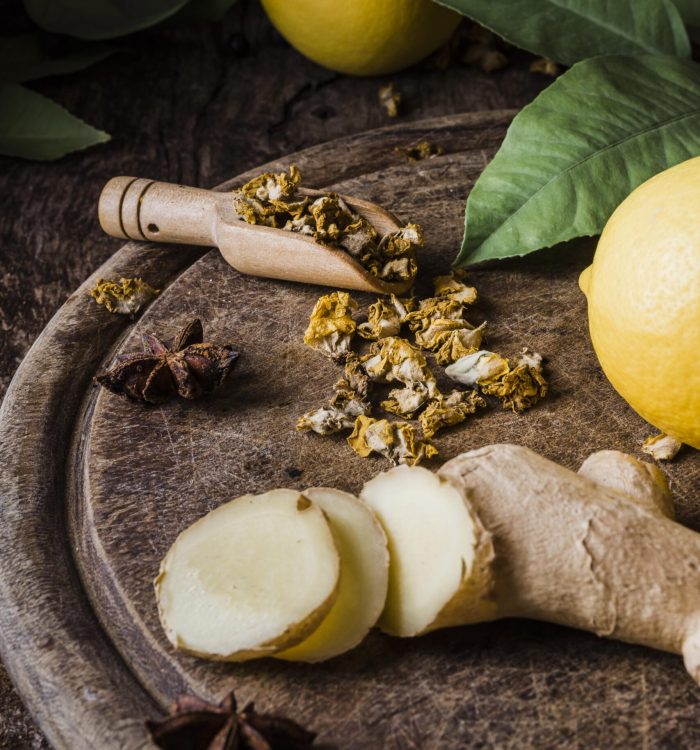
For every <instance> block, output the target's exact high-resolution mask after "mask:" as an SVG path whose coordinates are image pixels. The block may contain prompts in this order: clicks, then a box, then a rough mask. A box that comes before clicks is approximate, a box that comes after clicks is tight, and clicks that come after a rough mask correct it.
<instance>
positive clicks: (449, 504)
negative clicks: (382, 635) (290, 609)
mask: <svg viewBox="0 0 700 750" xmlns="http://www.w3.org/2000/svg"><path fill="white" fill-rule="evenodd" d="M361 498H362V499H363V500H364V501H365V502H366V503H367V504H368V505H369V506H370V508H372V510H373V511H374V512H375V513H376V514H377V517H378V518H379V521H380V523H381V524H382V526H383V527H384V530H385V532H386V535H387V538H388V540H389V554H390V556H391V567H390V570H389V591H388V594H387V599H386V606H385V608H384V611H383V613H382V616H381V617H380V619H379V626H380V627H381V628H382V630H384V631H385V632H387V633H390V634H392V635H399V636H412V635H419V634H420V633H426V632H428V631H429V630H435V629H436V628H440V627H446V626H448V625H453V624H457V623H467V622H478V621H481V620H487V619H490V616H491V608H492V604H491V602H490V599H489V592H490V588H491V573H490V572H489V568H488V563H489V562H490V560H491V558H492V557H493V548H492V546H491V538H490V535H489V534H488V533H487V532H486V531H485V530H484V528H483V527H482V525H481V523H480V522H479V520H478V519H477V517H476V516H475V515H474V514H473V513H472V512H471V510H470V509H469V507H468V506H467V504H466V502H465V499H464V496H463V495H462V493H461V492H460V491H459V490H458V489H456V488H455V487H453V486H452V485H450V484H448V483H447V482H444V481H443V480H441V479H440V478H439V477H438V476H437V475H435V474H433V473H432V472H430V471H428V470H427V469H424V468H421V467H409V466H397V467H396V468H394V469H390V470H389V471H385V472H384V473H382V474H380V475H379V476H377V477H375V478H374V479H371V480H370V481H369V482H367V483H366V484H365V486H364V488H363V490H362V494H361Z"/></svg>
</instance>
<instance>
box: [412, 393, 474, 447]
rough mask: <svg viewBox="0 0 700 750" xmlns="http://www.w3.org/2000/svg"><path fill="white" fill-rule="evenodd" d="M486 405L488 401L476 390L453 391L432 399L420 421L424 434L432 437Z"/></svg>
mask: <svg viewBox="0 0 700 750" xmlns="http://www.w3.org/2000/svg"><path fill="white" fill-rule="evenodd" d="M485 406H486V401H484V399H483V398H481V396H479V394H478V393H477V392H476V391H452V393H450V394H449V395H448V396H443V395H440V396H438V397H437V398H436V399H434V400H433V401H431V402H430V403H429V404H428V406H427V408H426V409H425V411H424V412H423V413H422V414H421V415H420V417H419V418H418V421H419V422H420V426H421V430H422V431H423V435H424V436H425V437H426V438H432V437H433V436H434V435H435V433H436V432H437V431H438V430H441V429H442V428H443V427H451V426H452V425H456V424H459V423H460V422H464V420H465V419H466V418H467V417H468V416H469V415H470V414H474V413H475V412H476V410H477V409H480V408H483V407H485Z"/></svg>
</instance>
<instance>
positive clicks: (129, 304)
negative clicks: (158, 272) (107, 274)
mask: <svg viewBox="0 0 700 750" xmlns="http://www.w3.org/2000/svg"><path fill="white" fill-rule="evenodd" d="M158 294H160V289H154V288H153V287H152V286H151V285H150V284H148V283H146V282H145V281H144V280H143V279H141V278H139V277H136V278H132V279H125V278H121V279H119V281H110V280H109V279H97V283H96V284H95V288H94V289H93V290H92V291H91V292H90V296H91V297H94V299H95V302H97V304H98V305H103V306H104V307H106V308H107V310H109V312H111V313H121V314H122V315H136V313H137V312H138V311H139V310H140V309H141V308H142V307H143V306H144V305H145V304H147V303H148V302H150V301H151V300H152V299H154V298H155V297H157V296H158Z"/></svg>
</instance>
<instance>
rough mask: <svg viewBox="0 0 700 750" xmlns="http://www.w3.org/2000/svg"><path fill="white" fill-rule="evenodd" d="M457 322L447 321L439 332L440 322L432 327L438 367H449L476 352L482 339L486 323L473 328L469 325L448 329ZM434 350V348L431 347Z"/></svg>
mask: <svg viewBox="0 0 700 750" xmlns="http://www.w3.org/2000/svg"><path fill="white" fill-rule="evenodd" d="M455 322H457V321H447V324H446V327H445V328H443V330H440V322H436V323H435V324H434V326H433V331H434V333H435V343H436V345H437V348H436V349H435V361H436V362H437V363H438V364H439V365H443V366H445V365H449V364H450V363H451V362H456V361H457V360H458V359H461V358H462V357H465V356H466V355H467V354H471V353H472V352H475V351H478V349H479V347H480V346H481V342H482V340H483V337H484V330H485V329H486V323H482V324H481V325H480V326H479V327H478V328H473V327H472V326H471V325H470V324H469V323H466V321H464V323H466V325H465V326H464V327H461V328H453V329H450V326H453V325H454V323H455ZM433 348H435V347H433Z"/></svg>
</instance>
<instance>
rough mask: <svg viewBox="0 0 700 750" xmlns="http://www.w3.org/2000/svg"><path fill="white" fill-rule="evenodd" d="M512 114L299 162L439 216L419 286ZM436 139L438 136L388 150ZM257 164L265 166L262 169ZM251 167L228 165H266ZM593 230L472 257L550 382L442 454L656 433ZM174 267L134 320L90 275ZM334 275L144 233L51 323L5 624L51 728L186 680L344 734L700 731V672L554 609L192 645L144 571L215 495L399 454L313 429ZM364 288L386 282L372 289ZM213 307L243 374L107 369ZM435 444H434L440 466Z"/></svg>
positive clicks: (32, 382)
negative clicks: (418, 156)
mask: <svg viewBox="0 0 700 750" xmlns="http://www.w3.org/2000/svg"><path fill="white" fill-rule="evenodd" d="M511 117H512V113H511V112H485V113H474V114H464V115H456V116H452V117H447V118H441V119H439V120H432V121H424V122H421V123H414V124H409V125H399V126H396V127H392V128H386V129H382V130H377V131H372V132H369V133H365V134H361V135H358V136H354V137H351V138H348V139H343V140H339V141H335V142H332V143H328V144H325V145H323V146H319V147H315V148H312V149H309V150H307V151H303V152H300V153H298V154H295V155H294V156H290V157H287V158H284V159H280V160H279V161H277V162H275V163H274V164H271V165H266V168H271V169H283V168H286V167H288V165H289V164H290V163H291V162H295V163H296V164H297V165H298V166H299V167H300V168H301V170H302V172H303V174H304V180H305V184H307V185H309V186H314V187H319V188H333V189H334V190H338V191H340V192H343V193H347V194H349V195H356V196H360V197H363V198H367V199H369V200H372V201H376V202H378V203H380V204H382V205H385V206H386V207H388V208H390V209H391V210H393V211H394V212H395V213H396V214H397V215H398V216H399V218H401V219H403V220H412V221H417V222H419V223H420V224H422V225H423V227H424V229H425V233H426V238H427V244H426V249H425V251H424V253H423V257H422V265H421V282H420V284H419V288H418V292H419V293H420V294H422V295H424V296H427V295H428V294H429V292H430V283H429V281H430V277H431V276H432V275H433V274H434V273H436V272H439V271H445V270H446V269H447V268H448V266H449V263H450V261H451V259H452V258H453V257H454V255H455V253H456V251H457V248H458V246H459V242H460V237H461V231H462V230H461V227H462V215H463V206H464V200H465V198H466V196H467V193H468V191H469V189H470V187H471V185H472V184H473V182H474V180H475V179H476V178H477V176H478V175H479V173H480V172H481V170H482V169H483V167H484V166H485V165H486V164H487V162H488V161H489V159H490V158H491V157H492V155H493V154H494V152H495V150H496V149H497V147H498V145H499V143H500V141H501V139H502V137H503V135H504V133H505V129H506V127H507V124H508V122H509V120H510V118H511ZM423 138H427V139H429V140H430V141H431V142H433V143H435V144H436V145H439V146H442V147H443V148H444V149H445V153H444V155H442V156H440V157H437V158H434V159H429V160H425V161H421V162H417V163H408V162H407V161H406V160H405V158H404V157H402V156H401V155H400V154H398V153H396V152H395V151H394V148H395V147H396V146H406V145H410V144H412V143H415V142H416V141H418V140H420V139H423ZM256 171H257V170H256ZM251 174H252V173H248V174H246V175H241V176H239V177H237V178H235V179H234V180H232V181H230V182H229V183H226V185H224V186H222V189H226V188H230V187H232V186H233V185H235V184H240V183H241V182H242V181H244V180H245V179H248V178H249V177H250V176H251ZM592 251H593V246H592V243H591V242H582V243H578V244H572V245H570V246H568V247H566V248H559V249H557V250H556V251H546V252H543V253H539V254H536V255H534V256H530V257H528V258H525V259H520V260H515V261H510V262H506V263H501V264H498V265H494V266H493V267H491V268H482V269H479V270H477V271H474V272H473V274H472V277H471V278H472V282H473V283H474V284H475V285H476V286H477V288H478V290H479V293H480V301H479V303H478V304H477V305H476V307H475V308H474V309H473V311H472V313H471V319H472V321H473V322H475V323H478V322H481V321H482V320H488V322H489V329H488V330H489V338H488V342H489V346H490V347H491V348H494V349H495V350H497V351H500V352H502V353H504V354H507V355H515V354H517V353H518V352H519V351H520V349H521V348H522V347H524V346H528V347H530V348H531V349H534V350H536V351H539V352H541V353H542V354H543V355H545V357H546V358H547V370H548V374H549V378H550V381H551V395H550V396H549V397H548V398H547V399H546V400H545V401H544V402H543V403H542V404H541V405H539V406H538V407H536V408H535V409H533V410H531V411H530V412H527V413H525V414H524V415H520V416H518V415H514V414H512V413H510V412H507V411H504V410H501V409H500V408H491V409H489V410H488V411H486V412H484V413H483V414H482V415H481V416H479V417H477V418H474V419H472V420H470V421H469V422H467V423H466V424H465V425H463V426H462V427H459V428H457V429H454V430H453V431H451V432H449V433H447V432H445V433H444V434H441V435H439V436H438V438H437V439H436V443H437V445H438V447H439V449H440V461H443V460H446V459H448V458H451V457H452V456H454V455H456V454H458V453H460V452H461V451H464V450H468V449H471V448H475V447H478V446H481V445H483V444H486V443H494V442H506V441H508V442H515V443H522V444H524V445H527V446H529V447H531V448H534V449H535V450H537V451H540V452H542V453H543V454H544V455H546V456H548V457H550V458H552V459H555V460H557V461H560V462H561V463H563V464H564V465H566V466H569V467H571V468H576V467H577V466H578V465H579V464H580V463H581V462H582V461H583V459H584V458H585V457H586V456H587V455H588V453H590V452H592V451H594V450H598V449H601V448H616V449H620V450H625V451H630V452H633V453H635V452H638V447H639V443H640V441H641V440H642V439H643V438H644V437H645V436H646V435H648V434H649V433H650V429H649V427H648V426H647V425H646V424H645V423H644V422H643V421H642V420H641V419H640V418H639V417H637V416H636V415H635V414H634V413H633V412H632V411H631V410H630V409H629V408H628V407H627V406H626V405H625V403H624V402H623V401H622V400H621V399H620V398H619V397H618V396H617V395H616V394H615V392H614V391H613V390H612V388H611V387H610V385H609V384H608V383H607V381H606V379H605V377H604V376H603V374H602V372H601V370H600V368H599V366H598V364H597V361H596V359H595V357H594V355H593V352H592V350H591V347H590V344H589V341H588V336H587V330H586V310H585V302H584V299H583V296H582V295H581V293H580V292H579V290H578V287H577V284H576V280H577V277H578V274H579V273H580V271H581V270H582V269H583V268H584V267H585V266H586V265H587V264H588V263H589V262H590V259H591V257H592ZM133 275H140V276H144V277H145V278H146V279H147V280H148V281H150V282H151V283H152V284H154V285H156V286H158V287H160V288H162V289H163V292H162V294H161V295H160V296H159V297H158V299H157V300H156V301H155V302H154V303H153V304H152V305H151V306H150V307H149V308H148V309H147V310H146V311H145V312H144V313H143V314H142V315H141V317H140V318H138V319H137V320H135V321H130V320H129V319H127V318H124V317H119V316H113V315H110V314H108V313H107V312H106V311H105V310H103V309H102V308H101V307H99V306H97V305H96V304H95V303H94V301H93V300H92V299H90V297H89V296H88V291H89V289H90V288H91V287H92V286H93V285H94V282H95V279H96V278H97V277H100V276H101V277H109V278H117V277H119V276H133ZM325 291H327V290H324V289H322V288H319V287H311V286H302V285H298V284H293V283H284V282H277V281H269V280H264V279H257V278H252V277H246V276H242V275H240V274H238V273H237V272H235V271H234V270H233V269H231V268H230V267H229V266H227V265H226V264H225V263H224V262H223V260H222V259H221V257H220V256H219V254H218V253H217V252H216V251H202V250H201V249H191V248H182V247H178V248H175V247H159V246H149V245H146V244H138V243H130V244H128V245H125V246H124V247H123V248H122V249H121V250H119V251H118V252H117V253H116V254H115V255H114V257H113V258H112V259H111V260H110V261H108V262H107V263H106V264H105V265H104V266H103V267H102V268H101V269H99V271H98V272H97V273H96V274H95V275H94V276H93V277H91V278H90V279H88V280H87V281H86V282H85V284H83V286H81V287H80V289H78V290H77V291H76V293H75V294H74V295H73V296H72V297H71V298H70V299H69V300H68V301H67V302H66V304H65V305H64V307H63V308H62V309H61V310H60V311H59V312H58V313H57V314H56V316H55V317H54V319H53V320H52V321H51V323H50V324H49V325H48V326H47V328H46V330H45V331H44V332H43V333H42V335H41V336H40V337H39V339H38V340H37V342H36V343H35V345H34V346H33V348H32V349H31V351H30V352H29V354H28V355H27V357H26V359H25V361H24V362H23V364H22V366H21V367H20V369H19V370H18V372H17V374H16V376H15V379H14V381H13V383H12V385H11V387H10V389H9V391H8V393H7V397H6V399H5V402H4V404H3V407H2V412H1V413H0V436H1V438H0V498H1V499H2V505H1V506H0V522H1V526H0V528H2V535H3V536H2V540H3V543H2V545H1V546H0V596H1V597H2V599H1V604H2V606H0V646H1V649H2V658H3V659H4V661H5V663H6V664H7V665H8V668H9V669H10V671H11V674H12V676H13V679H14V680H15V682H16V684H17V686H18V688H19V690H20V692H21V694H22V696H23V698H24V700H25V701H26V702H27V704H28V705H29V707H30V709H31V710H32V712H33V713H34V715H35V717H36V718H37V720H38V721H39V723H40V725H41V727H42V729H43V730H44V732H45V733H46V734H47V736H48V737H49V739H50V740H51V742H52V743H53V744H54V745H55V746H56V747H57V748H71V750H81V749H82V748H101V749H103V750H112V749H114V750H116V749H117V748H142V747H150V744H149V741H148V739H147V737H146V734H145V731H144V728H143V719H144V718H146V717H155V716H158V715H159V714H161V713H162V712H163V710H164V708H165V707H166V706H167V705H168V703H169V702H170V701H171V700H172V699H173V698H174V697H175V696H176V695H178V694H179V693H182V692H191V693H196V694H198V695H200V696H201V697H203V698H206V699H218V698H220V697H222V696H223V694H224V693H226V692H227V691H228V690H229V689H231V688H235V690H236V692H237V694H238V695H239V698H240V699H241V700H242V701H248V700H255V701H256V704H257V706H258V708H259V709H260V710H263V711H264V710H275V711H279V712H281V713H284V714H287V715H289V716H291V717H293V718H296V719H297V720H299V721H300V722H302V723H304V724H306V725H308V726H310V727H312V728H314V729H316V730H317V731H318V732H319V733H320V739H319V742H320V743H321V745H322V746H337V747H339V748H358V749H359V748H390V749H393V748H395V749H396V750H399V749H401V750H403V749H404V748H422V749H425V748H441V749H442V748H464V747H474V748H477V747H478V748H511V747H512V748H516V747H517V748H522V747H537V748H549V747H567V748H568V747H579V746H580V747H586V748H595V747H602V746H605V747H607V748H629V747H662V746H663V747H674V748H685V747H687V748H691V747H697V746H698V743H699V742H700V711H699V710H698V708H699V707H700V702H699V701H698V698H699V697H700V693H699V692H698V689H697V688H696V687H695V686H694V685H693V683H692V682H691V680H690V679H689V677H688V676H687V674H686V672H685V670H684V668H683V665H682V663H681V660H680V658H678V657H675V656H671V655H667V654H661V653H656V652H653V651H650V650H646V649H643V648H637V647H633V646H626V645H623V644H619V643H613V642H610V641H605V640H601V639H598V638H596V637H594V636H592V635H588V634H583V633H578V632H574V631H571V630H567V629H564V628H560V627H555V626H550V625H543V624H540V623H529V622H524V621H515V620H513V621H507V622H498V623H490V624H485V625H480V626H474V627H464V628H456V629H452V630H447V631H442V632H438V633H434V634H431V635H429V636H427V637H423V638H418V639H411V640H400V639H395V638H390V637H387V636H384V635H381V634H379V633H374V634H372V635H371V636H370V637H369V638H368V639H367V640H366V642H365V643H364V644H362V645H361V646H360V647H359V648H357V649H356V650H355V651H353V652H352V653H350V654H348V655H346V656H344V657H341V658H338V659H335V660H333V661H331V662H328V663H325V664H321V665H294V664H287V663H281V662H280V663H278V662H275V661H272V660H267V661H260V662H251V663H248V664H245V665H230V664H229V665H227V664H215V663H208V662H206V661H202V660H198V659H194V658H191V657H186V656H181V655H178V654H176V653H175V652H174V651H173V649H172V648H171V647H170V645H169V644H168V643H167V641H166V639H165V638H164V636H163V633H162V631H161V628H160V625H159V623H158V618H157V614H156V607H155V602H154V597H153V589H152V580H153V578H154V576H155V575H156V572H157V570H158V564H159V561H160V559H161V558H162V556H163V555H164V553H165V552H166V550H167V549H168V547H169V546H170V544H171V543H172V542H173V540H174V539H175V537H176V535H177V534H178V533H179V532H180V531H181V530H182V529H184V528H185V527H186V526H188V525H189V524H190V523H192V522H193V521H194V520H195V519H197V518H198V517H200V516H201V515H202V514H203V513H205V512H207V511H209V510H211V509H212V508H215V507H216V506H218V505H219V504H220V503H222V502H224V501H225V500H228V499H230V498H232V497H235V496H237V495H239V494H242V493H245V492H260V491H264V490H267V489H270V488H273V487H291V488H298V489H303V488H304V487H307V486H311V485H331V486H337V487H340V488H342V489H345V490H349V491H357V490H358V489H359V488H360V487H361V485H362V483H363V481H365V480H367V479H368V478H370V477H372V476H374V475H375V474H376V473H378V472H379V471H381V470H383V469H385V468H387V462H386V461H385V460H383V459H381V458H377V459H361V458H359V457H357V456H356V455H354V454H353V453H352V452H351V451H350V450H349V448H348V447H347V446H346V445H345V443H344V439H343V438H342V437H338V438H321V437H318V436H316V435H300V434H298V433H296V432H295V430H294V424H295V421H296V419H297V417H298V416H299V415H300V414H302V413H303V412H304V411H306V410H308V409H310V408H312V407H315V406H316V405H318V404H320V403H321V402H322V401H323V400H324V398H325V397H326V396H327V394H328V393H329V391H330V387H331V385H332V384H333V382H334V381H335V379H336V378H337V376H338V369H337V368H336V366H335V365H333V363H331V362H330V361H328V360H326V359H325V358H324V357H322V356H321V355H318V354H317V353H315V352H313V351H312V350H310V349H308V348H307V347H305V346H304V344H303V343H302V336H303V332H304V329H305V327H306V323H307V320H308V315H309V312H310V311H311V309H312V307H313V304H314V302H315V301H316V299H317V298H318V296H319V295H320V294H322V293H324V292H325ZM356 296H357V298H358V300H359V301H360V302H361V303H362V304H364V305H366V304H367V303H368V302H370V301H371V298H370V297H368V296H364V295H361V294H358V295H356ZM194 316H198V317H201V318H202V320H203V321H204V325H205V337H206V339H208V340H213V341H217V342H220V343H229V342H230V343H233V344H234V345H235V346H236V347H237V348H238V349H240V351H241V352H242V355H241V358H240V360H239V362H238V364H237V367H236V369H235V371H234V374H233V376H232V378H231V379H230V380H229V381H228V383H227V385H226V386H225V387H224V388H223V389H222V390H220V391H219V392H217V393H215V394H214V395H212V396H211V397H208V398H206V399H204V400H202V401H198V402H193V403H189V402H183V401H173V402H171V403H168V404H165V405H164V406H160V407H144V406H142V405H140V404H135V403H132V402H129V401H126V400H123V399H120V398H118V397H116V396H114V395H112V394H110V393H107V392H106V391H103V390H98V389H95V388H93V387H92V385H91V379H92V376H93V375H94V374H95V373H96V372H97V371H99V370H100V369H103V368H104V367H106V366H108V365H109V363H110V362H111V361H112V359H113V357H114V355H115V354H116V353H118V352H124V351H131V350H137V349H140V348H141V343H140V336H141V334H142V333H143V332H154V333H157V334H158V335H160V336H162V337H164V338H166V339H167V338H171V337H172V336H173V334H174V333H175V331H176V330H177V328H178V327H180V326H181V325H183V324H184V323H185V322H187V321H188V320H189V319H191V318H192V317H194ZM437 465H439V461H435V462H433V466H437ZM667 472H668V474H669V476H670V478H671V480H672V485H673V489H674V492H675V497H676V501H677V510H678V514H679V517H680V520H682V521H683V522H685V523H688V524H689V525H691V526H695V527H696V528H697V527H698V526H699V525H700V517H699V514H700V499H699V498H698V489H699V485H700V458H699V455H698V453H697V452H693V451H690V450H687V451H685V452H684V453H683V454H682V455H681V456H679V458H678V459H677V460H676V461H675V462H674V463H673V464H671V465H669V466H668V467H667Z"/></svg>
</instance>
